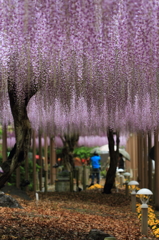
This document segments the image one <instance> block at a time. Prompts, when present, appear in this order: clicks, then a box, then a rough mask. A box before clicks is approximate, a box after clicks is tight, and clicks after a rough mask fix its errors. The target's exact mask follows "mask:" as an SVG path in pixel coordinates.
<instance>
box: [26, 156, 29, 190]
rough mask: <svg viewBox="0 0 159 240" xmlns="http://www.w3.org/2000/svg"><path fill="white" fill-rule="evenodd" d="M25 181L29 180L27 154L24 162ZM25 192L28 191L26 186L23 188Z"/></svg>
mask: <svg viewBox="0 0 159 240" xmlns="http://www.w3.org/2000/svg"><path fill="white" fill-rule="evenodd" d="M25 180H29V163H28V154H27V157H26V160H25ZM25 191H28V186H26V187H25Z"/></svg>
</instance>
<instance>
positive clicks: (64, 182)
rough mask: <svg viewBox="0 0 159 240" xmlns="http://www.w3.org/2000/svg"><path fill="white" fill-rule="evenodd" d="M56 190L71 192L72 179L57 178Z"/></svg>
mask: <svg viewBox="0 0 159 240" xmlns="http://www.w3.org/2000/svg"><path fill="white" fill-rule="evenodd" d="M55 191H56V192H69V191H70V180H69V179H67V178H61V179H58V180H55Z"/></svg>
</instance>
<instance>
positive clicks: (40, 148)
mask: <svg viewBox="0 0 159 240" xmlns="http://www.w3.org/2000/svg"><path fill="white" fill-rule="evenodd" d="M39 165H40V170H39V188H40V191H42V173H43V160H42V144H41V133H40V132H39Z"/></svg>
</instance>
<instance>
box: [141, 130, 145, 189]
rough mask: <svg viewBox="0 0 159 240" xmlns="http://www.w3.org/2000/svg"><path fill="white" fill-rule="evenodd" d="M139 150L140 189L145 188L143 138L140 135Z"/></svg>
mask: <svg viewBox="0 0 159 240" xmlns="http://www.w3.org/2000/svg"><path fill="white" fill-rule="evenodd" d="M140 141H141V149H140V154H141V158H140V159H141V188H144V187H145V178H144V172H145V161H144V136H143V134H141V139H140Z"/></svg>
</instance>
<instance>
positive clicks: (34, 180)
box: [32, 130, 36, 192]
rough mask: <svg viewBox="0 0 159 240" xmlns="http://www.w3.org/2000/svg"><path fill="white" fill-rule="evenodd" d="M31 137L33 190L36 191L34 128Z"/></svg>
mask: <svg viewBox="0 0 159 240" xmlns="http://www.w3.org/2000/svg"><path fill="white" fill-rule="evenodd" d="M32 139H33V191H34V192H36V142H35V130H33V133H32Z"/></svg>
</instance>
